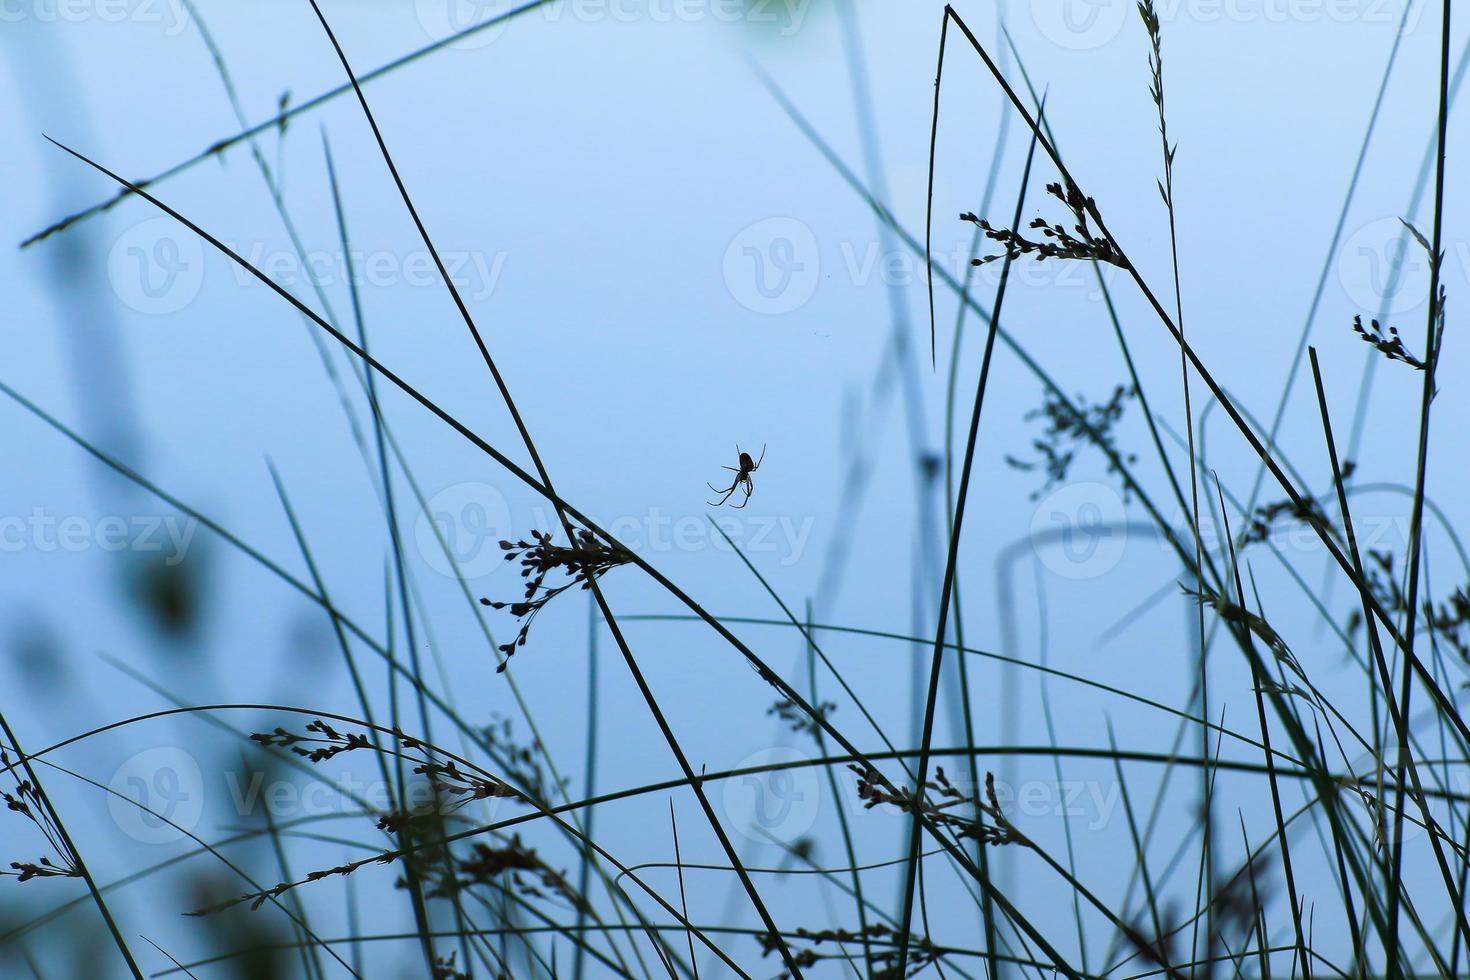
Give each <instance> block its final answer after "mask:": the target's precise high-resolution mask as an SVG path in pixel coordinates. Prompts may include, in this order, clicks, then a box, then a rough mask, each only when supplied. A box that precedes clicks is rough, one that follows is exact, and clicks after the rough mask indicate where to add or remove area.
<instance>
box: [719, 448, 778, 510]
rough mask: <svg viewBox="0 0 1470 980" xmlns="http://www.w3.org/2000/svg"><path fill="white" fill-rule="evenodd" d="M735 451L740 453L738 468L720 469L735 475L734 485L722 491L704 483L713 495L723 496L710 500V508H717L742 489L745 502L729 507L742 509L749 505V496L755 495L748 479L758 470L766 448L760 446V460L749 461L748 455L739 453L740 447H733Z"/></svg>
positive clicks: (726, 467)
mask: <svg viewBox="0 0 1470 980" xmlns="http://www.w3.org/2000/svg"><path fill="white" fill-rule="evenodd" d="M735 451H736V452H737V453H740V466H739V468H738V469H737V468H736V467H734V466H724V467H721V469H726V470H729V471H730V472H731V473H734V474H735V482H734V483H731V484H730V485H729V486H728V487H726V488H725V489H724V490H721V489H720V488H719V487H717V486H715V485H714V484H713V483H706V484H705V486H707V487H709V488H710V489H711V490H713V491H714V492H715V493H722V494H724V496H723V497H721V498H720V499H719V500H711V501H709V502H708V503H709V505H710V506H711V507H718V506H720V505H721V504H723V503H724V502H725V501H727V500H729V499H730V497H731V495H733V494H734V493H735V491H736V490H742V489H743V490H744V491H745V500H744V501H742V502H741V503H738V504H731V505H730V506H731V507H733V508H734V509H736V510H739V509H740V508H742V507H744V506H745V505H746V504H748V503H750V495H751V494H753V493H755V483H754V482H753V481H752V480H751V479H750V474H752V473H754V472H755V471H756V470H758V469H760V467H761V463H762V462H764V461H765V458H766V447H765V446H764V445H763V446H761V457H760V459H751V458H750V453H746V452H741V451H740V447H739V446H738V445H737V446H736V447H735Z"/></svg>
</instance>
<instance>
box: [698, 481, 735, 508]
mask: <svg viewBox="0 0 1470 980" xmlns="http://www.w3.org/2000/svg"><path fill="white" fill-rule="evenodd" d="M705 486H707V487H709V488H710V489H711V490H714V491H715V493H723V494H724V496H723V497H721V498H720V499H719V500H709V501H706V503H708V504H709V505H710V506H711V507H718V506H720V505H721V504H723V503H724V502H725V501H727V500H729V499H730V495H731V494H733V493H734V492H735V491H736V490H737V489H739V487H740V484H739V482H736V483H732V484H730V489H728V490H720V489H717V488H716V487H715V486H714V485H713V484H709V483H706V484H705Z"/></svg>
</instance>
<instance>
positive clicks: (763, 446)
mask: <svg viewBox="0 0 1470 980" xmlns="http://www.w3.org/2000/svg"><path fill="white" fill-rule="evenodd" d="M765 461H766V444H765V443H761V458H760V459H758V460H756V461H755V465H754V466H752V467H751V469H753V470H758V469H760V468H761V464H762V463H764V462H765Z"/></svg>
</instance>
